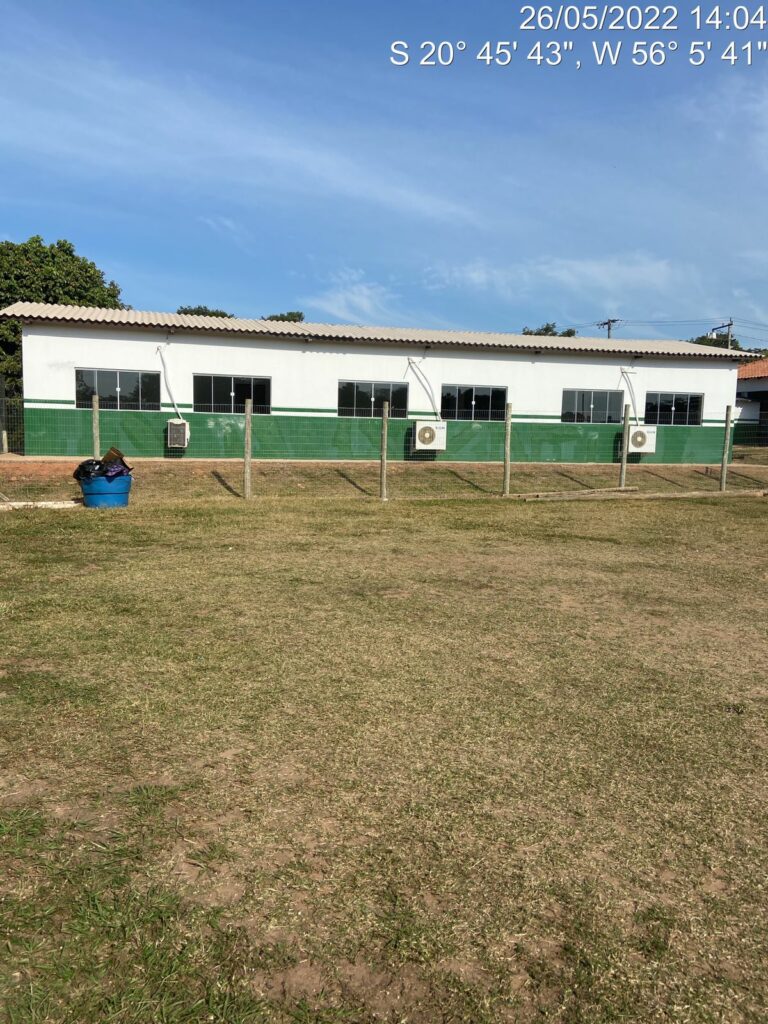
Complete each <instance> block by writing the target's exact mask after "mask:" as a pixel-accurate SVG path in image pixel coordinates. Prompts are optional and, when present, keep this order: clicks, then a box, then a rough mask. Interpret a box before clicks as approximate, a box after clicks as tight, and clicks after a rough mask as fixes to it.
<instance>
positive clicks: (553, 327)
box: [523, 321, 576, 338]
mask: <svg viewBox="0 0 768 1024" xmlns="http://www.w3.org/2000/svg"><path fill="white" fill-rule="evenodd" d="M523 334H528V335H540V336H545V337H548V338H575V337H576V331H575V329H574V328H573V327H566V329H565V330H564V331H558V329H557V324H556V323H555V322H554V321H551V322H550V321H548V322H547V323H545V324H542V325H541V327H524V328H523Z"/></svg>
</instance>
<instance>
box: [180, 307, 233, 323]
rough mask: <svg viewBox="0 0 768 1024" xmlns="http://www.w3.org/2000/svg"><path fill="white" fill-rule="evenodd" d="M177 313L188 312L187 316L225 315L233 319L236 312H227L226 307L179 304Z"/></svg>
mask: <svg viewBox="0 0 768 1024" xmlns="http://www.w3.org/2000/svg"><path fill="white" fill-rule="evenodd" d="M176 312H177V313H186V315H187V316H223V317H226V318H227V320H233V319H234V316H235V314H234V313H227V311H226V310H225V309H211V307H210V306H179V308H178V309H177V310H176Z"/></svg>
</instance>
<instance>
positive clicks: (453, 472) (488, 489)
mask: <svg viewBox="0 0 768 1024" xmlns="http://www.w3.org/2000/svg"><path fill="white" fill-rule="evenodd" d="M449 472H450V473H451V475H452V476H455V477H456V479H457V480H461V482H462V483H463V484H468V485H469V486H470V487H471V488H472V490H473V491H480V492H482V493H483V494H497V493H498V490H500V489H501V488H500V487H499V488H498V489H494V488H492V487H483V485H482V484H479V483H477V482H476V481H475V480H470V479H469V477H467V476H462V475H461V473H459V471H458V470H457V469H451V470H449Z"/></svg>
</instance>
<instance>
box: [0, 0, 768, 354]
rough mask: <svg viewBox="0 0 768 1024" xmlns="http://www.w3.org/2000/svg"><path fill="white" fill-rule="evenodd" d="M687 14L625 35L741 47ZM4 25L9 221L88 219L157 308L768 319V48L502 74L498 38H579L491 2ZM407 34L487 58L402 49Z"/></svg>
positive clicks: (176, 6) (393, 315) (249, 1)
mask: <svg viewBox="0 0 768 1024" xmlns="http://www.w3.org/2000/svg"><path fill="white" fill-rule="evenodd" d="M689 6H690V5H689ZM689 6H686V7H685V8H683V10H684V12H685V15H684V16H683V15H682V14H681V20H682V22H683V23H684V26H685V28H684V30H681V31H680V32H678V33H677V34H676V35H670V34H666V35H665V36H661V35H660V34H659V33H656V34H652V33H643V32H636V33H627V32H625V33H623V34H622V36H621V38H622V39H623V40H624V45H625V46H628V45H631V42H632V41H633V40H634V39H635V38H649V39H657V38H666V39H671V38H674V39H675V40H676V41H677V42H678V44H679V45H680V46H681V47H683V48H687V46H688V43H689V41H690V39H691V38H694V37H696V38H709V39H714V40H715V44H716V45H715V49H718V48H719V49H722V48H723V46H724V45H725V44H726V43H727V42H728V41H729V40H728V38H727V37H726V36H725V33H724V32H722V31H721V33H720V34H719V36H718V37H715V36H712V35H710V36H706V34H703V33H701V32H699V33H696V32H693V31H692V30H691V29H690V26H689V24H688V23H689V18H688V15H687V12H688V10H689ZM0 18H1V19H2V21H1V22H0V23H2V26H3V34H4V37H5V38H6V40H11V41H12V44H13V45H12V46H10V47H8V46H6V48H5V51H4V55H3V59H2V63H0V147H1V148H0V236H2V237H5V238H10V239H12V240H17V241H18V240H22V239H24V238H27V237H28V236H29V235H31V234H42V235H43V236H44V237H45V239H46V240H47V241H52V240H54V239H56V238H61V237H63V238H68V239H70V240H71V241H73V242H74V243H75V244H76V246H77V248H78V250H79V251H80V252H82V253H83V254H85V255H87V256H89V257H90V258H91V259H94V260H95V261H96V262H97V263H98V264H99V265H100V266H101V267H103V268H104V270H105V271H106V273H107V274H108V275H109V276H110V277H114V278H115V280H117V281H118V283H119V284H120V285H121V286H122V288H123V297H124V299H125V301H126V302H128V303H130V304H131V305H133V306H134V307H136V308H143V309H162V310H173V309H175V308H176V307H177V306H179V305H181V304H198V303H205V304H208V305H215V306H219V307H223V308H225V309H228V310H230V311H232V312H234V313H237V314H238V315H241V316H259V315H264V314H269V313H272V312H275V311H278V310H283V309H297V308H298V309H302V310H304V311H305V313H306V315H307V317H308V319H312V320H330V321H350V322H357V323H379V324H414V325H420V326H428V327H456V328H476V329H487V330H513V331H514V330H519V329H521V328H522V327H523V326H524V325H526V324H527V325H531V326H533V325H537V324H539V323H541V322H543V321H544V320H551V319H554V320H557V322H558V324H560V325H563V326H565V325H568V324H579V325H580V324H586V323H589V322H590V321H595V320H598V319H600V318H603V317H607V316H619V317H623V318H625V319H628V320H634V321H651V323H647V324H645V325H642V324H641V325H631V326H624V327H621V328H620V333H621V334H623V335H624V336H640V337H642V336H668V337H675V336H682V337H688V336H690V335H691V334H693V333H699V331H700V330H701V329H703V328H704V323H703V322H702V324H701V326H700V327H699V325H697V324H691V325H687V324H670V323H655V322H657V321H679V320H689V319H701V320H702V321H706V320H707V319H710V321H711V325H712V326H714V325H715V324H717V323H719V322H720V320H721V318H726V317H728V316H729V315H731V314H732V315H734V316H738V317H742V318H745V319H747V320H750V321H754V326H753V327H751V328H747V327H744V328H743V333H748V332H751V337H752V338H754V339H756V340H755V341H754V342H750V343H754V344H756V343H757V339H762V338H768V326H766V327H759V326H757V325H759V324H768V294H766V289H765V280H766V273H767V272H768V233H767V232H766V228H767V227H768V224H767V223H766V220H767V218H766V200H765V191H766V186H765V183H766V178H767V174H768V54H762V55H760V56H759V59H756V60H755V64H754V65H753V66H752V67H751V68H748V67H746V66H744V65H743V64H742V65H739V66H737V67H731V66H729V65H728V64H727V63H723V62H720V61H717V60H710V61H709V62H708V63H707V65H705V67H703V68H691V67H689V66H688V65H687V62H686V60H685V59H684V58H682V55H680V54H678V55H677V57H676V59H674V60H673V59H670V60H669V61H668V63H667V66H666V67H664V68H663V69H640V68H636V67H632V66H630V65H629V64H628V63H626V62H625V63H623V64H622V65H621V66H620V67H617V68H607V67H603V68H600V69H597V68H595V67H594V66H590V64H589V61H588V60H585V63H584V66H583V67H582V69H581V70H576V68H575V59H574V57H573V56H571V57H569V58H568V59H567V60H566V61H565V62H564V64H563V66H561V67H559V68H536V67H535V66H533V65H532V64H530V63H528V62H525V61H521V60H516V61H515V62H514V63H513V66H511V67H507V68H499V67H495V68H486V67H485V66H484V65H482V64H480V63H478V62H477V61H475V60H474V59H473V53H474V52H476V50H478V49H479V47H480V46H481V45H482V43H483V42H484V41H485V40H486V39H491V40H499V39H519V40H521V45H522V44H526V46H527V47H530V45H533V42H534V41H535V39H536V38H541V39H542V40H545V39H547V38H553V36H552V35H550V36H546V37H545V36H544V35H541V36H538V37H537V36H535V35H532V34H531V33H521V32H520V31H517V28H516V24H517V22H518V21H519V7H518V5H513V4H509V3H504V2H482V0H478V2H476V3H475V4H473V5H469V4H467V3H465V2H455V0H441V2H432V0H429V2H427V0H422V2H419V0H410V2H408V3H406V2H402V0H390V2H388V3H384V4H372V3H365V2H361V0H357V2H354V3H353V2H347V0H340V2H338V0H334V2H327V3H324V4H321V3H317V2H316V0H282V2H269V3H268V2H259V0H241V2H234V0H219V2H218V3H216V4H213V3H210V2H202V0H191V2H190V0H187V2H184V3H175V2H172V0H164V2H163V3H162V4H158V3H157V2H156V0H155V2H153V3H150V2H145V0H124V2H121V3H120V4H105V3H104V2H103V0H99V2H95V0H94V2H91V0H73V2H71V3H69V4H66V5H63V4H61V3H60V2H58V0H57V2H49V0H27V2H25V3H16V2H5V0H0ZM560 36H562V37H564V38H565V37H566V36H568V37H570V38H572V39H574V40H575V41H576V46H577V49H578V51H579V53H580V54H581V55H582V56H584V55H585V54H588V47H589V45H590V43H589V37H587V36H585V34H584V33H567V34H566V33H560ZM554 38H557V36H554ZM596 38H606V37H596ZM617 38H618V37H617ZM747 38H752V39H757V38H768V36H766V35H763V36H762V37H761V36H760V34H759V33H755V32H753V33H751V34H746V35H744V37H743V38H739V39H738V43H739V45H741V43H743V42H744V41H745V40H746V39H747ZM396 39H402V40H408V41H409V42H411V43H412V44H418V43H419V42H420V41H421V40H423V39H435V40H440V39H449V40H450V39H453V40H458V39H462V40H466V41H467V51H466V52H465V54H462V55H461V59H458V60H457V61H456V63H455V64H454V65H453V66H452V67H450V68H422V67H418V66H417V65H409V66H408V67H407V68H395V67H393V66H392V65H391V64H390V62H389V47H390V44H391V42H392V41H393V40H396ZM721 44H722V45H721ZM581 333H583V334H590V333H597V332H596V331H595V330H594V329H591V330H590V329H589V328H584V329H583V330H582V331H581Z"/></svg>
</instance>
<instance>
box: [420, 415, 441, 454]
mask: <svg viewBox="0 0 768 1024" xmlns="http://www.w3.org/2000/svg"><path fill="white" fill-rule="evenodd" d="M447 441H448V424H447V423H445V422H444V421H443V420H416V423H415V424H414V428H413V448H414V451H417V452H444V451H445V446H446V443H447Z"/></svg>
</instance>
